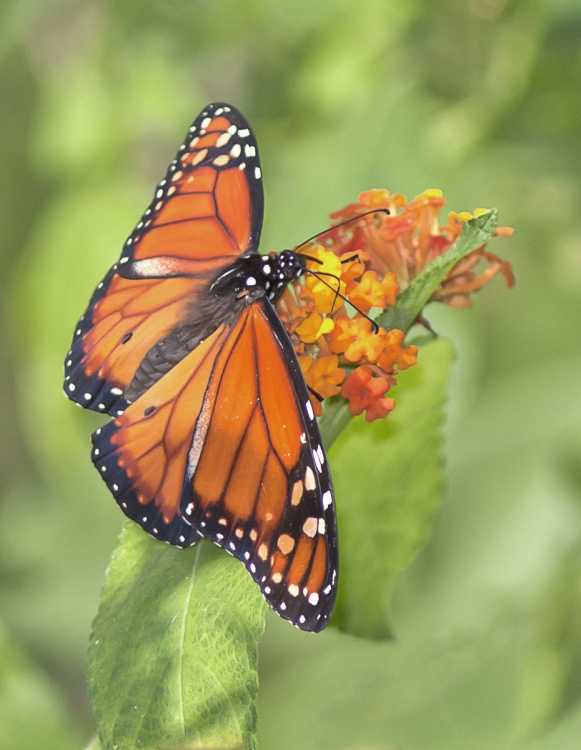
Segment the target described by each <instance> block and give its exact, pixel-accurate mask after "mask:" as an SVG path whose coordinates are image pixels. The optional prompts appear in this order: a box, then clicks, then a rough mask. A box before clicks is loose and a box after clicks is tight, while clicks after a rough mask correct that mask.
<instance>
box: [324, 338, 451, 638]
mask: <svg viewBox="0 0 581 750" xmlns="http://www.w3.org/2000/svg"><path fill="white" fill-rule="evenodd" d="M453 357H454V354H453V350H452V346H451V345H450V343H449V342H448V341H446V340H443V339H440V340H436V341H433V342H431V343H430V344H428V345H427V346H425V347H422V349H421V350H420V355H419V362H418V364H417V365H416V366H415V367H413V368H411V369H410V370H406V371H405V372H402V373H401V374H400V376H399V384H398V386H397V387H396V388H394V389H393V393H394V395H395V398H396V403H397V408H396V409H395V411H394V412H393V413H392V414H390V415H389V418H388V419H386V420H377V421H376V422H374V423H373V424H367V423H366V422H365V420H364V419H363V417H357V418H355V419H353V420H352V422H351V423H350V424H349V426H348V428H347V429H346V430H345V432H344V433H343V434H342V435H341V437H340V438H339V439H338V440H337V442H336V443H335V445H334V447H333V449H332V450H331V453H330V459H331V463H332V467H333V479H334V483H335V488H336V494H337V506H338V508H337V510H338V516H339V532H340V537H339V538H340V551H341V575H340V583H339V601H338V605H337V610H336V616H335V620H334V621H335V623H336V624H337V625H338V626H339V627H340V628H341V629H342V630H346V631H348V632H349V633H351V634H353V635H358V636H364V637H367V638H384V637H387V636H389V634H390V628H389V623H388V618H387V611H386V600H387V593H388V591H389V588H390V586H391V585H392V583H393V581H394V580H395V578H396V577H397V575H398V574H399V573H401V572H402V571H403V570H405V568H407V567H408V565H409V564H410V563H411V561H412V559H413V558H414V557H415V555H416V554H417V553H418V552H419V551H420V549H421V548H422V547H423V545H424V544H425V542H426V541H427V539H428V537H429V535H430V533H431V528H432V520H433V516H434V513H435V511H436V509H437V507H438V503H439V500H440V494H441V489H442V466H443V457H442V440H443V438H442V425H443V422H444V404H445V401H446V386H447V382H448V374H449V370H450V365H451V362H452V360H453Z"/></svg>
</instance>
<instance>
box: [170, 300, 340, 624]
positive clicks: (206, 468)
mask: <svg viewBox="0 0 581 750" xmlns="http://www.w3.org/2000/svg"><path fill="white" fill-rule="evenodd" d="M230 339H231V341H230V345H229V346H228V347H227V348H225V349H224V350H223V351H222V352H220V354H219V355H218V357H217V360H216V366H215V369H214V372H213V373H212V376H211V378H210V381H209V383H208V388H207V391H206V394H205V397H204V404H203V406H202V410H201V412H200V415H199V416H198V419H197V424H196V430H195V432H194V437H193V444H192V449H191V451H190V454H189V458H188V469H187V473H186V483H185V487H184V494H183V497H182V511H183V514H184V518H185V519H186V520H187V521H188V522H189V523H191V524H192V526H193V527H194V528H195V529H196V530H197V531H198V532H199V533H200V534H202V535H203V536H205V537H207V538H209V539H211V540H212V541H214V542H215V543H216V544H218V545H220V546H221V547H224V548H225V549H226V550H227V551H228V552H230V553H231V554H232V555H234V556H236V557H238V558H239V559H241V560H242V561H243V562H244V564H245V566H246V568H247V569H248V571H249V572H250V574H251V575H252V577H253V578H254V579H255V581H256V582H257V583H258V584H259V586H260V588H261V590H262V592H263V594H264V596H265V598H266V599H267V601H268V602H269V603H270V604H271V606H272V607H273V608H274V609H275V610H276V611H277V612H278V613H279V614H280V615H281V616H282V617H284V618H285V619H288V620H291V621H292V622H293V623H294V624H295V625H297V626H298V627H300V628H302V629H304V630H311V631H318V630H321V629H322V628H323V627H324V626H325V625H326V624H327V622H328V618H329V616H330V614H331V612H332V609H333V605H334V602H335V598H336V584H337V575H338V554H337V529H336V520H335V509H334V502H333V489H332V485H331V478H330V474H329V470H328V465H327V460H326V456H325V453H324V450H323V447H322V441H321V437H320V434H319V430H318V426H317V422H316V419H315V416H314V414H313V410H312V406H311V402H310V398H309V394H308V391H307V387H306V385H305V382H304V380H303V376H302V373H301V371H300V366H299V364H298V361H297V359H296V355H295V353H294V350H293V348H292V344H291V343H290V341H289V339H288V336H287V334H286V332H285V330H284V328H283V326H282V324H281V322H280V320H279V319H278V317H277V315H276V313H275V312H274V309H273V308H272V306H271V304H270V303H269V302H268V300H266V299H263V300H261V301H259V302H255V303H254V304H252V305H250V306H249V307H248V308H247V310H246V311H245V313H243V314H242V316H241V320H240V322H239V325H238V326H237V327H236V329H234V330H233V331H232V333H231V335H230Z"/></svg>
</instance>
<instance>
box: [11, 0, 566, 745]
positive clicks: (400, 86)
mask: <svg viewBox="0 0 581 750" xmlns="http://www.w3.org/2000/svg"><path fill="white" fill-rule="evenodd" d="M0 30H1V31H0V35H1V36H0V106H1V112H2V116H1V118H0V170H1V173H2V180H1V183H0V191H1V200H0V236H1V244H0V247H1V253H2V271H1V273H0V304H1V306H2V307H1V309H2V325H1V328H0V337H1V339H0V345H1V351H2V357H1V358H0V414H1V423H0V448H1V450H0V481H1V486H2V488H1V494H0V748H1V750H12V749H13V748H14V749H15V750H28V749H29V748H39V747H42V748H44V749H49V750H52V749H53V748H54V750H57V749H58V750H68V749H69V748H71V750H72V749H73V748H82V747H84V746H85V745H86V744H87V743H88V741H89V739H90V737H91V736H92V734H93V733H94V725H93V720H92V715H91V708H90V705H89V702H88V698H87V695H86V689H85V684H84V661H85V653H86V647H87V642H88V637H89V632H90V627H91V620H92V618H93V616H94V615H95V613H96V609H97V605H98V600H99V590H100V586H101V583H102V579H103V572H104V570H105V567H106V565H107V562H108V559H109V556H110V553H111V551H112V549H113V547H114V545H115V540H116V535H117V533H118V530H119V528H120V526H121V521H122V518H121V514H120V513H119V511H118V509H117V507H116V506H115V503H113V502H112V500H111V498H110V497H109V495H108V493H107V492H106V489H105V487H104V486H103V484H102V482H101V480H100V479H99V478H98V476H97V473H96V472H95V471H94V469H93V467H92V465H91V461H90V458H89V434H90V432H91V431H92V429H94V428H95V426H96V425H97V422H98V417H97V416H95V415H92V414H85V413H83V412H81V410H78V409H75V408H73V405H72V404H71V403H70V402H67V401H66V400H65V398H64V397H63V395H62V393H61V380H62V371H61V365H62V360H63V357H64V354H65V353H66V351H67V349H68V344H69V339H70V337H71V334H72V332H73V327H74V324H75V322H76V321H77V319H78V317H79V315H80V314H81V313H82V311H84V309H85V305H86V303H87V301H88V298H89V296H90V294H91V292H92V290H93V288H94V286H95V285H96V283H97V282H98V281H99V280H100V279H101V277H102V276H103V275H104V272H105V270H106V269H107V268H108V267H109V265H110V264H111V263H113V262H114V261H115V260H116V259H117V257H118V255H119V252H120V248H121V246H122V244H123V242H124V240H125V238H126V237H127V235H128V234H129V232H130V231H131V230H132V228H133V226H134V224H135V222H136V221H137V219H138V217H139V216H140V214H141V212H142V210H143V209H144V207H145V206H146V204H147V203H148V201H149V200H150V197H151V193H152V190H153V187H154V185H155V184H156V182H157V180H158V179H159V178H160V177H161V175H162V174H163V172H164V170H165V167H166V164H167V162H168V161H169V160H170V159H171V158H173V154H174V152H175V150H176V148H177V146H178V145H179V143H181V139H182V138H183V135H184V134H185V132H186V130H187V128H188V127H189V124H190V121H191V120H193V118H194V117H195V115H197V113H198V112H199V111H200V109H201V108H202V107H203V106H204V105H205V104H206V103H208V102H209V101H212V100H217V99H220V100H225V101H229V102H232V103H233V104H235V105H236V106H238V107H239V108H240V109H242V111H243V112H244V113H245V115H246V116H247V117H248V119H249V120H250V122H251V123H252V125H253V127H254V129H255V131H256V134H257V137H258V141H259V145H260V150H261V157H262V163H263V174H264V184H265V191H266V219H265V228H264V234H263V244H262V247H263V249H264V248H266V249H269V250H270V249H275V250H279V249H282V248H283V247H289V246H292V245H294V244H296V243H298V242H299V241H300V240H301V239H303V238H304V237H306V236H308V235H310V234H312V233H314V232H316V231H318V230H321V229H323V228H324V227H325V226H326V223H327V214H328V213H329V212H331V211H333V210H336V209H338V208H340V207H341V206H343V205H344V204H346V203H348V202H351V201H353V200H354V199H355V198H356V196H357V194H358V192H359V191H361V190H364V189H368V188H371V187H386V188H388V189H390V190H391V191H393V192H403V193H406V194H407V195H408V197H410V198H411V197H413V196H414V195H415V194H416V193H418V192H420V191H422V190H423V189H425V188H428V187H440V188H442V189H443V190H444V194H445V195H446V197H447V198H448V199H449V208H451V209H454V210H473V209H474V208H476V207H481V206H484V207H491V206H498V207H499V209H500V219H501V224H503V225H509V226H513V227H515V228H516V230H517V232H516V234H515V235H514V237H512V238H510V239H508V240H502V241H500V240H496V241H495V242H494V243H492V246H491V248H490V249H491V250H493V251H496V252H498V253H499V254H500V255H501V256H502V257H505V258H507V259H509V260H511V261H512V262H513V264H514V267H515V271H516V275H517V286H516V288H515V289H514V290H512V291H510V292H508V291H507V290H506V289H505V287H504V285H503V282H502V281H501V280H499V279H495V281H494V282H493V283H492V284H491V285H490V287H489V288H486V289H485V291H484V292H482V293H481V294H480V295H477V296H476V298H475V304H474V307H473V308H472V309H470V310H450V309H447V308H444V307H443V306H438V307H437V309H436V308H435V307H434V306H432V308H428V311H427V315H428V318H429V319H430V321H431V323H432V325H433V326H434V327H435V328H436V329H437V330H438V331H439V332H440V333H441V334H443V335H447V336H449V337H450V338H451V339H452V341H453V342H454V345H455V347H456V349H457V351H458V355H459V356H458V361H457V363H456V365H455V369H454V374H453V379H452V382H451V386H450V406H449V419H448V423H447V427H446V437H447V441H446V454H447V480H446V482H447V485H446V491H445V495H444V498H443V507H442V510H441V512H440V513H439V515H438V519H437V523H436V527H435V532H434V536H433V538H432V540H431V542H430V543H429V545H428V546H427V548H426V549H425V550H424V552H423V553H422V554H421V555H420V556H419V557H418V558H417V560H416V562H415V563H414V565H413V566H412V568H411V569H410V570H409V571H408V572H407V573H406V574H405V575H404V576H403V578H402V579H401V580H400V581H399V582H398V584H397V586H396V589H395V591H394V597H393V600H392V604H391V612H392V623H393V630H394V635H395V638H394V640H392V641H389V642H368V641H363V640H357V639H355V638H352V637H349V636H345V635H341V634H338V633H337V632H333V630H332V629H329V631H328V632H325V633H324V634H322V635H321V636H317V637H312V636H309V635H305V634H302V633H299V632H297V631H295V630H294V629H293V628H290V627H289V626H288V625H287V624H285V623H283V622H282V621H279V620H278V619H277V618H276V617H275V616H270V617H269V619H268V623H267V633H266V636H265V638H264V641H263V645H262V652H261V692H260V699H259V711H260V723H259V738H260V742H261V748H263V750H287V749H288V750H290V749H291V748H297V747H300V748H305V750H310V749H311V748H313V750H314V749H315V748H333V749H335V748H336V749H340V750H420V749H421V750H455V749H456V748H458V750H472V749H475V750H479V749H480V748H482V749H484V748H487V749H488V748H495V750H503V749H504V748H511V749H512V748H526V749H527V750H549V749H550V750H568V749H569V748H571V749H573V748H575V749H577V748H579V747H581V497H580V490H581V462H580V458H581V429H580V423H581V420H580V415H581V347H580V344H581V328H580V326H579V318H580V316H581V218H580V212H579V207H580V205H581V201H580V199H581V148H580V139H581V96H580V92H581V5H580V4H579V2H578V0H442V1H441V2H437V3H434V2H430V1H429V0H409V1H406V2H401V1H400V0H367V2H365V3H358V2H355V1H354V0H334V1H331V0H318V1H316V2H312V1H311V2H306V1H305V0H292V1H291V2H286V3H284V2H276V1H275V0H252V1H250V0H195V1H194V0H187V1H186V0H165V1H161V0H160V2H152V1H151V0H141V2H136V1H135V0H134V1H133V2H131V1H129V0H125V1H124V2H123V1H121V2H112V1H110V2H106V1H105V0H102V1H101V2H97V1H96V0H95V2H89V1H87V2H83V1H81V0H69V1H65V0H3V2H2V4H0ZM370 491H373V489H372V488H370Z"/></svg>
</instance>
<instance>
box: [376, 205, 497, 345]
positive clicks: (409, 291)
mask: <svg viewBox="0 0 581 750" xmlns="http://www.w3.org/2000/svg"><path fill="white" fill-rule="evenodd" d="M497 226H498V211H497V210H496V209H495V208H493V209H492V210H491V211H488V212H487V213H485V214H482V216H478V217H476V218H475V219H470V220H469V221H467V222H465V223H464V225H463V227H462V232H461V233H460V237H458V239H457V240H456V242H455V243H454V244H453V245H452V247H451V248H450V249H449V250H448V252H447V253H445V254H444V255H440V257H438V258H435V259H434V260H433V261H432V262H431V263H430V264H429V265H428V266H426V267H425V268H424V270H423V271H422V272H421V273H420V274H419V275H418V276H416V278H415V279H414V280H413V281H412V282H411V284H410V285H409V286H408V287H407V288H406V289H404V291H403V292H402V293H401V294H400V295H399V297H398V298H397V305H396V306H395V307H392V308H389V309H387V310H386V311H385V312H384V313H383V314H382V315H381V316H380V317H379V318H378V319H377V322H378V324H379V325H380V326H383V328H385V329H386V330H387V331H391V330H392V329H393V328H398V329H399V330H400V331H407V330H408V328H409V327H410V326H411V324H412V323H413V322H414V320H415V319H416V318H417V317H418V315H419V314H420V312H421V311H422V309H423V307H424V306H425V305H426V304H427V303H428V301H429V299H430V297H431V296H432V294H433V293H434V292H435V291H436V289H437V288H438V286H439V285H440V282H441V281H442V279H443V278H444V276H445V275H446V274H447V273H448V272H449V271H450V270H451V269H452V268H453V267H454V266H455V265H456V263H458V261H459V260H462V258H465V257H466V256H467V255H469V254H470V253H471V252H472V251H473V250H476V249H477V248H479V247H481V246H482V245H484V244H485V243H486V242H488V241H489V240H490V239H491V238H492V237H493V235H494V231H495V229H496V227H497Z"/></svg>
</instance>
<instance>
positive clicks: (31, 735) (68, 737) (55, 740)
mask: <svg viewBox="0 0 581 750" xmlns="http://www.w3.org/2000/svg"><path fill="white" fill-rule="evenodd" d="M78 741H79V739H78V737H76V736H75V733H74V732H73V731H72V728H71V727H70V726H69V722H68V720H67V719H66V717H65V712H64V710H63V706H62V702H61V700H59V699H58V698H57V697H56V696H55V690H54V686H53V685H51V684H50V682H49V680H47V679H46V677H44V676H43V675H42V673H41V672H40V670H38V669H36V668H35V667H34V666H33V665H32V664H31V663H30V661H29V660H28V659H27V658H26V656H25V655H24V654H23V653H22V650H21V649H20V648H19V647H18V645H17V643H16V642H15V641H14V639H13V638H11V637H10V636H9V634H8V633H7V632H6V630H5V628H4V626H3V625H0V748H2V750H11V749H12V748H14V750H16V748H20V747H26V748H28V747H30V748H33V747H42V748H43V750H73V749H74V748H75V747H78Z"/></svg>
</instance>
